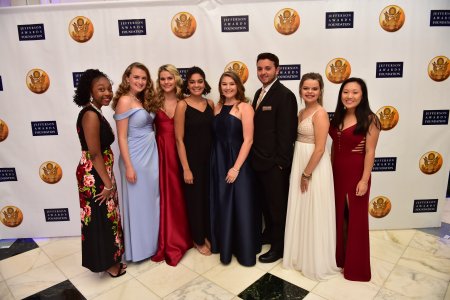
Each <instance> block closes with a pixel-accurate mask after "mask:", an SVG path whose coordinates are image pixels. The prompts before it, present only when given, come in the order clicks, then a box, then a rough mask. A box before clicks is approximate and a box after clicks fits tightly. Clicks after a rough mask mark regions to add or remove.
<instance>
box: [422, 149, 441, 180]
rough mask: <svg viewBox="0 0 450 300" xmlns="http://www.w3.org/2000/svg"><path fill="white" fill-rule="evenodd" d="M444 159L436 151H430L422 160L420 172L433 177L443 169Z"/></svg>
mask: <svg viewBox="0 0 450 300" xmlns="http://www.w3.org/2000/svg"><path fill="white" fill-rule="evenodd" d="M442 163H443V159H442V155H440V154H439V153H438V152H436V151H428V152H427V153H425V154H424V155H422V157H421V158H420V162H419V168H420V171H422V172H423V173H425V174H427V175H431V174H434V173H436V172H437V171H439V170H440V169H441V167H442Z"/></svg>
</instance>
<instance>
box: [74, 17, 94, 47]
mask: <svg viewBox="0 0 450 300" xmlns="http://www.w3.org/2000/svg"><path fill="white" fill-rule="evenodd" d="M69 34H70V36H71V37H72V39H74V41H77V42H78V43H85V42H87V41H89V40H90V39H91V38H92V36H93V35H94V25H92V22H91V20H89V19H88V18H86V17H83V16H78V17H75V18H73V19H72V20H70V22H69Z"/></svg>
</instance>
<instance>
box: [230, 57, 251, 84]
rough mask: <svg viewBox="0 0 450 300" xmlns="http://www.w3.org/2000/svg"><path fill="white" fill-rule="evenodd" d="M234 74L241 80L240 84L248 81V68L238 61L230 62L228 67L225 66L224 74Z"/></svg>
mask: <svg viewBox="0 0 450 300" xmlns="http://www.w3.org/2000/svg"><path fill="white" fill-rule="evenodd" d="M229 71H231V72H234V73H236V74H237V75H238V76H239V78H241V81H242V83H245V82H246V81H247V79H248V68H247V66H246V65H245V64H244V63H243V62H240V61H232V62H230V63H229V64H228V65H226V66H225V70H224V72H229Z"/></svg>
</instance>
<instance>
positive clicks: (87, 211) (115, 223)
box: [76, 105, 124, 272]
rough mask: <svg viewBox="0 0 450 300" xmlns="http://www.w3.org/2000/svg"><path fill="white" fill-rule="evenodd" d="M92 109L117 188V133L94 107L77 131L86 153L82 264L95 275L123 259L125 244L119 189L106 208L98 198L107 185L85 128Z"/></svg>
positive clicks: (81, 184) (81, 169) (81, 167)
mask: <svg viewBox="0 0 450 300" xmlns="http://www.w3.org/2000/svg"><path fill="white" fill-rule="evenodd" d="M88 110H91V111H94V112H95V113H96V114H97V115H98V117H99V120H100V146H101V151H102V154H103V160H104V162H105V167H106V170H107V172H108V174H109V176H110V178H111V181H112V183H113V184H114V185H115V179H114V174H113V165H114V155H113V152H112V150H111V147H110V146H111V144H112V143H113V142H114V133H113V131H112V129H111V126H110V125H109V123H108V121H107V120H106V119H105V118H104V117H103V116H102V115H101V114H100V113H98V112H97V111H95V110H94V108H92V107H91V106H90V105H88V106H86V107H85V108H83V109H82V110H81V112H80V113H79V115H78V119H77V132H78V137H79V139H80V144H81V150H82V154H81V159H80V163H79V164H78V167H77V172H76V176H77V180H78V193H79V197H80V217H81V242H82V249H81V250H82V265H83V267H86V268H88V269H89V270H91V271H92V272H102V271H105V270H107V269H108V268H110V267H111V266H113V265H114V264H116V263H118V262H120V261H121V260H122V255H123V253H124V244H123V234H122V225H121V221H120V212H119V200H118V194H117V190H116V191H115V192H114V194H113V197H111V198H110V199H109V200H107V201H105V202H104V203H103V204H102V205H99V204H98V203H99V202H95V199H94V196H95V195H96V194H97V193H100V192H101V191H102V190H103V188H104V184H103V181H102V179H101V178H100V176H99V175H98V173H97V171H96V170H95V168H94V166H93V163H92V160H91V157H90V153H89V151H88V147H87V143H86V139H85V136H84V132H83V127H82V126H81V120H82V118H83V115H84V114H85V113H86V111H88Z"/></svg>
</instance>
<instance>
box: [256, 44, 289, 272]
mask: <svg viewBox="0 0 450 300" xmlns="http://www.w3.org/2000/svg"><path fill="white" fill-rule="evenodd" d="M256 66H257V73H258V79H259V80H260V81H261V83H262V84H263V86H262V88H260V89H259V90H258V91H256V94H255V97H254V100H253V103H252V105H253V108H254V110H255V116H254V125H255V127H254V135H253V146H252V161H251V162H252V167H253V169H254V170H255V173H256V179H257V180H256V181H257V185H258V186H257V191H258V192H259V195H258V198H259V199H260V200H261V206H262V211H263V217H264V224H265V229H264V232H263V234H262V243H263V244H271V247H270V250H269V251H268V252H267V253H265V254H263V255H261V256H260V257H259V261H260V262H262V263H270V262H274V261H276V260H278V259H279V258H281V257H283V246H284V228H285V223H286V210H287V200H288V193H289V174H290V170H291V163H292V156H293V152H294V142H295V139H296V136H297V100H296V98H295V95H294V94H293V93H292V92H291V91H290V90H289V89H288V88H286V87H285V86H284V85H283V84H281V82H280V80H278V78H277V75H278V73H279V71H280V68H279V60H278V57H277V56H276V55H274V54H272V53H261V54H259V55H258V58H257V60H256Z"/></svg>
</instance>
